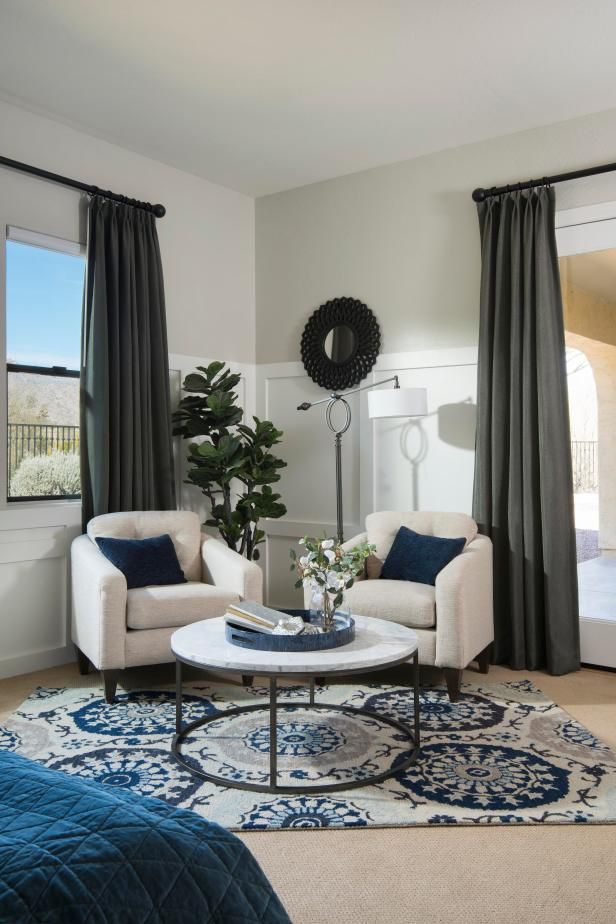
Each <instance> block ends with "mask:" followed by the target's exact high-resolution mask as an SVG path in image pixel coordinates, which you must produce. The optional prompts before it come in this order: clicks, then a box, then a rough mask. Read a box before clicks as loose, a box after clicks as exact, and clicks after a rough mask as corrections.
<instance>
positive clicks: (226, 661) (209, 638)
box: [171, 616, 417, 675]
mask: <svg viewBox="0 0 616 924" xmlns="http://www.w3.org/2000/svg"><path fill="white" fill-rule="evenodd" d="M353 619H354V620H355V638H354V639H353V641H352V642H349V644H348V645H342V646H341V647H340V648H329V649H327V650H326V651H255V650H254V649H252V648H240V647H239V646H238V645H232V644H231V642H228V641H227V640H226V638H225V620H224V617H223V616H217V617H216V618H214V619H204V620H202V621H201V622H193V623H191V624H190V625H188V626H183V628H181V629H178V630H177V632H174V633H173V635H172V636H171V651H172V652H173V654H174V655H175V656H176V657H177V658H179V659H180V660H181V661H184V662H186V663H188V664H194V665H195V666H196V667H203V668H208V667H209V668H215V669H217V670H226V671H237V673H240V674H259V673H265V674H274V673H276V674H317V675H325V674H328V673H336V672H340V671H358V672H359V671H361V670H367V669H370V668H375V667H385V666H386V665H388V664H394V663H396V662H398V661H403V660H405V659H406V658H410V657H411V656H412V655H413V654H414V652H415V651H416V649H417V635H416V634H415V632H413V630H412V629H407V627H406V626H401V625H399V624H398V623H395V622H387V621H386V620H384V619H373V618H371V617H368V616H353Z"/></svg>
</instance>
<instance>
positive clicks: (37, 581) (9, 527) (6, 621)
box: [0, 502, 81, 677]
mask: <svg viewBox="0 0 616 924" xmlns="http://www.w3.org/2000/svg"><path fill="white" fill-rule="evenodd" d="M80 520H81V507H80V505H79V503H75V502H71V503H61V502H59V503H55V502H49V504H48V506H47V507H45V506H43V505H42V504H40V503H37V502H33V504H32V505H28V506H26V505H25V504H20V505H12V506H11V508H9V509H4V510H0V602H1V605H0V677H12V676H14V675H15V674H22V673H27V672H29V671H34V670H39V669H42V668H45V667H51V666H53V665H56V664H64V663H66V662H67V661H71V660H73V658H74V653H73V648H72V645H71V639H70V619H69V613H70V596H69V567H70V561H69V560H70V544H71V542H72V540H73V539H74V537H75V536H77V535H78V534H79V532H80Z"/></svg>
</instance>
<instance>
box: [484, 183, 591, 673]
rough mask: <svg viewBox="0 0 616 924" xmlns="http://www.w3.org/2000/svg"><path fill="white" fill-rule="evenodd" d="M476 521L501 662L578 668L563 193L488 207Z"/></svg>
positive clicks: (510, 197)
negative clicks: (559, 197) (559, 200)
mask: <svg viewBox="0 0 616 924" xmlns="http://www.w3.org/2000/svg"><path fill="white" fill-rule="evenodd" d="M478 212H479V226H480V231H481V260H482V266H481V321H480V332H479V395H478V421H477V455H476V463H475V487H474V505H473V506H474V516H475V519H476V520H477V522H478V523H479V527H480V530H481V531H482V532H483V533H485V534H486V535H488V536H490V537H491V539H492V541H493V543H494V620H495V642H494V655H493V660H494V661H495V662H496V663H507V664H509V665H511V667H514V668H526V669H538V668H547V669H548V670H549V671H550V673H553V674H563V673H566V672H567V671H572V670H576V669H577V668H579V666H580V643H579V617H578V590H577V574H576V550H575V531H574V517H573V487H572V473H571V448H570V434H569V406H568V400H567V380H566V369H565V336H564V323H563V310H562V301H561V292H560V280H559V273H558V258H557V253H556V238H555V230H554V217H555V215H554V192H553V190H552V189H549V188H538V189H535V190H532V191H521V192H513V193H509V194H507V195H504V196H500V197H495V198H490V199H487V200H485V201H484V202H481V203H479V205H478Z"/></svg>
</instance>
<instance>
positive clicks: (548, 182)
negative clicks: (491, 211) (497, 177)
mask: <svg viewBox="0 0 616 924" xmlns="http://www.w3.org/2000/svg"><path fill="white" fill-rule="evenodd" d="M614 170H616V164H602V165H601V166H599V167H586V168H585V169H584V170H572V171H571V172H570V173H557V174H556V175H555V176H544V177H543V178H542V179H540V180H525V181H524V182H523V183H511V184H507V186H493V187H492V189H482V188H481V187H478V188H477V189H474V190H473V199H474V200H475V202H483V201H484V200H485V199H490V198H492V196H502V195H505V193H510V192H517V191H518V190H520V189H535V188H536V187H537V186H552V185H553V184H554V183H565V182H566V181H567V180H581V179H582V177H585V176H598V175H599V174H600V173H612V171H614Z"/></svg>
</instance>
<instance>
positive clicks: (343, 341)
mask: <svg viewBox="0 0 616 924" xmlns="http://www.w3.org/2000/svg"><path fill="white" fill-rule="evenodd" d="M380 346H381V332H380V329H379V325H378V322H377V320H376V318H375V316H374V315H373V313H372V312H371V311H370V309H369V308H368V306H367V305H364V303H363V302H360V301H359V300H358V299H356V298H334V299H331V301H329V302H325V304H324V305H321V306H320V307H319V308H317V309H316V311H314V312H313V313H312V315H311V317H310V318H309V320H308V323H307V324H306V327H305V328H304V333H303V334H302V347H301V348H302V362H303V363H304V368H305V370H306V372H307V373H308V375H309V376H310V378H311V379H312V380H313V382H316V383H317V385H321V386H322V387H323V388H328V389H330V390H332V391H335V390H340V389H343V388H352V387H353V385H358V384H359V383H360V382H361V380H362V379H364V378H365V377H366V376H367V375H368V373H369V372H370V370H371V369H372V367H373V366H374V364H375V362H376V359H377V356H378V355H379V349H380Z"/></svg>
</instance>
